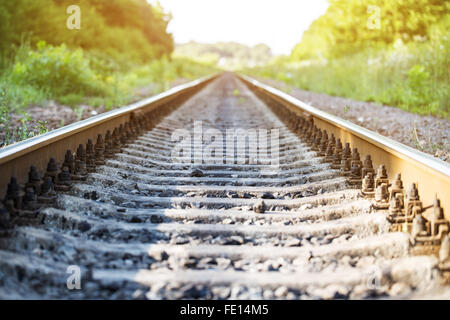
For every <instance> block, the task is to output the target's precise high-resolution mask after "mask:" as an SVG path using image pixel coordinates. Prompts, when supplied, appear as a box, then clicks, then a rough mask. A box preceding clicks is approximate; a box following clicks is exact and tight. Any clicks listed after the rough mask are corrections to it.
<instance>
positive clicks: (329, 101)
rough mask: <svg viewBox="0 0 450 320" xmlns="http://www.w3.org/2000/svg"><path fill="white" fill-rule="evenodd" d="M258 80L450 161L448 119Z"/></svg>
mask: <svg viewBox="0 0 450 320" xmlns="http://www.w3.org/2000/svg"><path fill="white" fill-rule="evenodd" d="M258 81H260V82H263V83H265V84H267V85H270V86H272V87H275V88H278V89H280V90H283V91H285V92H288V93H289V94H290V95H291V96H294V97H296V98H297V99H299V100H301V101H303V102H305V103H307V104H309V105H311V106H313V107H316V108H318V109H320V110H323V111H326V112H328V113H331V114H333V115H336V116H338V117H341V118H343V119H346V120H349V121H351V122H353V123H356V124H358V125H360V126H362V127H364V128H367V129H369V130H372V131H376V132H378V133H380V134H382V135H384V136H386V137H389V138H391V139H393V140H396V141H398V142H401V143H403V144H405V145H407V146H410V147H413V148H415V149H418V150H420V151H423V152H425V153H428V154H431V155H433V156H434V157H437V158H439V159H441V160H443V161H446V162H450V140H449V139H450V138H449V136H450V121H449V120H448V119H440V118H436V117H433V116H421V115H417V114H412V113H409V112H407V111H404V110H401V109H398V108H394V107H390V106H381V105H379V104H376V103H371V102H361V101H355V100H351V99H347V98H341V97H333V96H329V95H327V94H323V93H315V92H311V91H305V90H301V89H297V88H294V87H292V86H289V85H287V84H285V83H283V82H281V81H275V80H271V79H261V78H259V79H258Z"/></svg>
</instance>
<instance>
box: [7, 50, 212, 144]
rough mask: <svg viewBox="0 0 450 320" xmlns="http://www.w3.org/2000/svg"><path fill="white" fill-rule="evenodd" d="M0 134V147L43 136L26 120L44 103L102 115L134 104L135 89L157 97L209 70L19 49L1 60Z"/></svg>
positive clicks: (79, 52)
mask: <svg viewBox="0 0 450 320" xmlns="http://www.w3.org/2000/svg"><path fill="white" fill-rule="evenodd" d="M0 62H1V63H0V65H1V66H2V67H1V70H0V132H1V133H3V136H4V138H3V145H7V144H10V143H13V142H15V141H20V140H23V139H26V138H28V137H30V136H33V135H35V134H40V133H42V132H45V131H46V128H45V124H44V123H42V122H39V121H38V120H39V119H32V118H31V117H30V116H29V115H28V114H27V112H26V111H27V108H28V107H29V106H30V105H40V106H43V105H45V103H44V102H45V101H48V100H55V101H56V102H58V103H60V104H63V105H66V106H70V107H72V108H73V109H74V111H75V112H76V111H77V110H78V111H79V110H80V109H79V108H78V106H79V105H81V104H88V105H91V106H93V107H100V106H103V107H105V109H106V110H110V109H113V108H117V107H120V106H123V105H125V104H127V103H130V102H131V101H133V100H135V99H136V97H135V94H134V93H135V91H136V89H138V88H141V87H145V86H148V85H152V88H153V90H152V91H153V92H151V93H150V94H156V93H159V92H162V91H164V90H167V89H168V88H169V86H170V83H171V82H173V81H174V80H176V79H179V78H185V79H193V78H199V77H201V76H205V75H208V74H211V73H213V72H214V71H215V70H214V69H212V68H211V67H206V66H203V65H199V64H197V63H194V62H191V61H189V60H169V59H167V58H162V59H158V60H153V61H152V62H151V63H148V64H144V65H140V64H134V63H130V62H127V61H126V59H123V60H120V59H119V60H114V59H111V58H109V57H107V56H105V55H104V54H99V53H95V52H84V51H83V50H81V49H75V50H74V49H69V48H67V47H66V46H65V45H61V46H56V47H55V46H51V45H47V44H45V43H44V42H40V43H38V46H37V48H32V47H30V46H29V45H26V44H25V45H22V46H21V47H20V48H19V49H18V50H17V52H16V54H15V57H13V58H11V57H5V56H0ZM13 114H20V115H21V119H22V126H21V128H20V132H16V131H17V130H16V131H14V132H13V131H12V130H11V129H10V127H11V116H12V115H13Z"/></svg>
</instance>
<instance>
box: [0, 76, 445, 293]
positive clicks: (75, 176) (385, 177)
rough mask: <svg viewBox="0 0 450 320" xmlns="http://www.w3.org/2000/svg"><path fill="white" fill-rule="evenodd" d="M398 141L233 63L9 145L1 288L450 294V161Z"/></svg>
mask: <svg viewBox="0 0 450 320" xmlns="http://www.w3.org/2000/svg"><path fill="white" fill-rule="evenodd" d="M325 130H327V131H325ZM332 134H333V135H332ZM243 138H246V139H247V140H248V142H249V143H246V142H245V141H246V140H245V139H243ZM88 139H90V140H89V141H88ZM235 139H236V144H235ZM240 139H241V140H240ZM384 141H385V143H383V142H384ZM346 143H349V144H348V145H346ZM80 144H81V145H80ZM205 146H206V147H205ZM355 148H358V149H355ZM402 148H403V147H402V146H400V147H398V145H396V144H395V143H393V142H392V141H389V140H387V139H386V140H383V138H380V137H377V136H375V135H374V134H372V133H370V132H369V133H367V132H366V131H364V129H362V128H360V127H357V126H352V125H351V124H348V123H344V121H342V120H339V119H335V118H333V117H332V116H329V115H326V114H324V113H322V112H320V111H318V110H315V109H314V108H311V107H309V106H306V105H302V104H301V103H300V102H298V101H294V100H292V98H289V97H287V96H285V95H283V94H282V93H279V92H277V91H276V90H274V89H271V88H267V87H265V86H262V85H260V84H258V83H256V82H254V81H252V80H251V79H248V78H238V77H236V76H235V75H232V74H224V75H221V76H219V77H213V78H210V79H205V80H201V81H196V82H194V83H191V84H188V85H185V86H182V87H179V88H176V89H174V90H171V91H170V92H167V93H165V94H162V95H160V96H158V97H155V98H152V99H148V100H146V101H143V102H141V103H138V104H135V105H132V106H130V107H126V108H122V109H120V110H117V111H113V112H111V113H108V114H104V115H100V116H98V117H95V118H91V119H88V120H85V121H84V122H82V123H78V124H75V125H71V126H68V127H65V128H62V129H60V130H56V131H54V132H52V133H49V134H47V135H44V136H41V137H37V138H35V139H32V140H30V141H27V142H24V143H20V144H17V145H15V146H12V147H9V148H6V149H4V151H3V152H1V153H0V172H1V173H2V180H1V181H2V184H3V185H2V186H1V187H0V188H3V189H1V190H2V192H3V193H4V194H5V197H4V201H3V206H2V207H1V209H0V218H1V219H0V225H1V231H0V232H1V233H0V298H3V299H8V298H19V299H22V298H56V299H60V298H77V299H96V298H100V299H145V298H147V299H182V298H199V299H333V298H343V299H349V298H350V299H360V298H386V297H387V298H391V297H393V298H426V297H434V298H447V299H448V298H450V291H449V289H448V286H447V285H446V283H448V271H449V270H450V261H449V255H450V244H449V237H448V227H449V223H448V222H449V210H450V207H449V204H448V201H449V200H450V199H449V198H447V197H446V196H447V195H448V193H449V192H450V191H449V190H450V188H449V186H450V180H449V168H448V165H447V164H445V163H443V162H440V161H438V160H434V159H431V158H427V157H426V156H425V155H423V154H421V153H419V152H414V151H411V149H408V148H406V147H404V148H405V149H402ZM67 149H69V150H70V151H66V150H67ZM75 151H76V152H75ZM366 155H372V158H371V159H370V158H366ZM412 157H414V158H415V159H411V158H412ZM50 158H52V159H50ZM425 162H427V163H425ZM380 165H384V166H381V167H380ZM31 166H33V168H30V167H31ZM402 168H403V169H404V170H402ZM405 168H406V169H405ZM396 173H401V174H402V175H401V176H396V175H395V174H396ZM10 176H13V178H11V180H10V181H9V183H8V181H7V179H9V177H10ZM428 179H432V180H433V181H432V182H426V181H428ZM411 182H416V184H414V185H412V184H411ZM417 182H418V185H417ZM422 195H424V196H422ZM419 196H422V198H419ZM435 198H436V199H435ZM439 200H440V201H439ZM78 271H80V273H79V275H80V277H79V278H78V277H77V275H78V273H77V272H78ZM78 280H80V282H78ZM78 284H79V285H80V286H79V287H78ZM78 288H80V289H78Z"/></svg>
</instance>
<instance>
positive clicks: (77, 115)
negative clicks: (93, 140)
mask: <svg viewBox="0 0 450 320" xmlns="http://www.w3.org/2000/svg"><path fill="white" fill-rule="evenodd" d="M189 81H190V80H189V79H178V80H176V81H173V82H172V83H170V88H173V87H175V86H178V85H181V84H183V83H187V82H189ZM154 92H155V86H154V85H149V86H146V87H142V88H140V89H138V90H136V91H135V93H134V99H133V101H130V102H129V104H131V103H133V102H135V101H139V100H142V99H145V98H148V97H151V96H153V95H154V94H155V93H154ZM105 111H107V110H106V108H105V107H104V106H100V107H97V108H94V107H92V106H89V105H80V106H78V107H77V108H71V107H68V106H64V105H61V104H59V103H57V102H55V101H47V102H45V103H44V105H43V106H30V107H29V108H28V109H27V110H26V112H27V113H28V114H29V115H30V117H31V119H33V120H34V121H45V122H46V126H47V128H48V130H49V131H52V130H55V129H58V128H60V127H63V126H66V125H68V124H71V123H74V122H77V121H80V120H84V119H87V118H90V117H93V116H96V115H98V114H100V113H103V112H105ZM22 117H23V116H22V115H21V114H13V115H11V125H10V129H11V130H14V129H16V128H18V127H20V126H21V125H22V124H21V119H22ZM30 128H31V127H30ZM3 141H4V133H3V132H0V147H1V146H2V145H3Z"/></svg>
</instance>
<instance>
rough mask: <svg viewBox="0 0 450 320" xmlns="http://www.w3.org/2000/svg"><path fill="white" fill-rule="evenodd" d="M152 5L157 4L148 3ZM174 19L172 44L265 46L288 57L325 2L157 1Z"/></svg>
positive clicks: (272, 0)
mask: <svg viewBox="0 0 450 320" xmlns="http://www.w3.org/2000/svg"><path fill="white" fill-rule="evenodd" d="M148 1H149V2H150V3H155V2H156V0H148ZM159 2H160V3H161V5H162V7H163V8H164V10H165V11H169V12H171V13H172V15H173V19H172V22H171V23H170V25H169V32H171V33H173V35H174V38H175V42H177V43H184V42H188V41H191V40H194V41H197V42H203V43H214V42H219V41H235V42H240V43H244V44H247V45H255V44H258V43H265V44H267V45H268V46H269V47H271V48H272V51H273V53H275V54H289V53H290V51H291V50H292V48H293V47H294V45H295V44H296V43H298V42H299V41H300V39H301V36H302V34H303V32H304V31H305V30H306V29H308V26H309V25H310V24H311V22H313V21H314V20H315V19H317V18H318V17H319V16H320V15H322V14H323V13H325V11H326V9H327V8H328V3H327V1H326V0H160V1H159Z"/></svg>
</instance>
